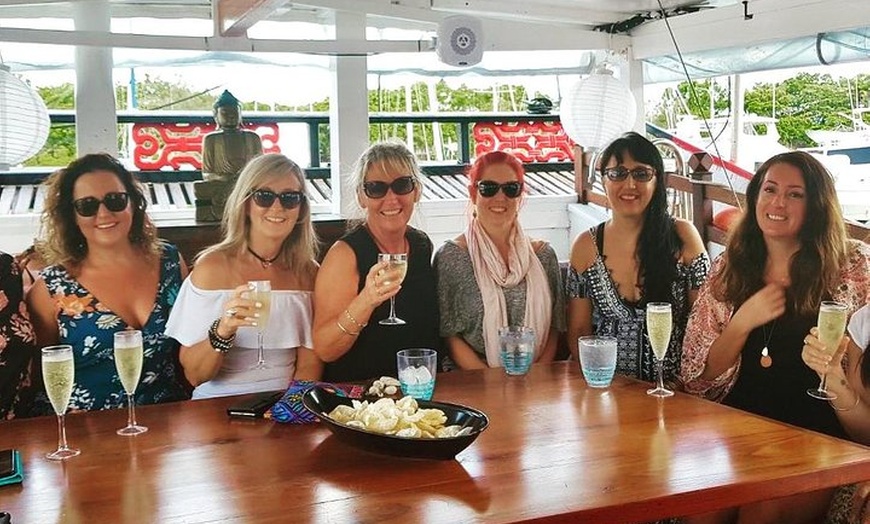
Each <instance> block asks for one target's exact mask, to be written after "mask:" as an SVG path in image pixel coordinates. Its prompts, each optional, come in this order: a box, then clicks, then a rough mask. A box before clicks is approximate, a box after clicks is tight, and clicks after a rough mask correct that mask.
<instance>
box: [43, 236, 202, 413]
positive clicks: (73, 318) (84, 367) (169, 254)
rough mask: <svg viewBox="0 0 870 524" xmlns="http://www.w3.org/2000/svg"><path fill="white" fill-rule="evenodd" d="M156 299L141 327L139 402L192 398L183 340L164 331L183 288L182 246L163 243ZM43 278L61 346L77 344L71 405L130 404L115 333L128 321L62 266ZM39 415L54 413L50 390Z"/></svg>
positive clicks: (49, 269)
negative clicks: (183, 366) (185, 382)
mask: <svg viewBox="0 0 870 524" xmlns="http://www.w3.org/2000/svg"><path fill="white" fill-rule="evenodd" d="M161 247H162V253H161V256H160V281H159V284H158V287H157V298H156V300H155V303H154V309H152V310H151V315H150V316H149V317H148V321H147V322H146V323H145V325H144V326H143V327H142V345H143V348H144V362H143V365H142V376H141V379H140V381H139V386H138V387H137V388H136V395H135V397H136V404H139V405H141V404H157V403H159V402H171V401H175V400H184V399H187V398H190V397H189V395H188V394H187V392H186V390H185V388H184V387H183V386H182V382H181V371H180V366H179V365H178V364H177V362H178V343H177V342H176V341H174V340H173V339H171V338H169V337H167V336H166V334H165V330H166V320H167V319H168V318H169V311H170V310H171V309H172V305H173V304H174V303H175V299H176V297H177V296H178V290H179V289H180V288H181V268H180V267H179V259H178V249H177V248H176V247H175V246H173V245H172V244H167V243H164V244H162V246H161ZM42 278H43V279H44V280H45V284H46V286H47V287H48V292H49V294H50V295H51V296H52V298H53V299H54V301H55V304H56V306H57V311H58V313H57V323H58V327H59V329H60V342H59V343H61V344H70V345H72V347H73V358H74V359H75V384H74V385H73V392H72V397H70V403H69V409H70V411H72V410H99V409H112V408H119V407H122V406H125V405H126V400H125V399H126V393H125V392H124V388H123V386H121V380H120V378H118V372H117V370H116V369H115V358H114V334H115V332H117V331H122V330H124V329H127V328H128V326H127V324H126V323H125V322H124V320H123V319H122V318H121V317H119V316H118V315H116V314H115V313H114V312H112V311H111V310H110V309H109V308H108V307H106V306H104V305H103V304H102V303H101V302H100V300H99V299H98V298H97V297H95V296H93V295H92V294H91V292H90V291H88V290H87V289H86V288H85V287H84V286H82V285H81V284H80V283H79V282H78V281H77V280H76V279H75V278H73V277H72V276H71V275H70V274H69V273H68V272H67V270H66V269H64V268H63V267H62V266H59V265H55V266H49V267H47V268H45V269H44V270H43V271H42ZM36 412H37V413H38V414H53V413H54V411H53V410H52V409H51V405H50V404H49V403H48V399H47V398H46V396H45V393H41V394H40V395H39V397H38V398H37V406H36Z"/></svg>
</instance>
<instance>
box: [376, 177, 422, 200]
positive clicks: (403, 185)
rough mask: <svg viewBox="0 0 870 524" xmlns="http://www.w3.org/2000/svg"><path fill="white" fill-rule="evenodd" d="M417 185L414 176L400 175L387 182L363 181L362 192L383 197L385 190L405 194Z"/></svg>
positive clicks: (385, 194)
mask: <svg viewBox="0 0 870 524" xmlns="http://www.w3.org/2000/svg"><path fill="white" fill-rule="evenodd" d="M416 186H417V183H416V182H415V181H414V177H411V176H400V177H399V178H397V179H395V180H393V181H392V182H390V183H389V184H388V183H386V182H381V181H379V180H372V181H369V182H363V192H364V193H365V194H366V196H367V197H369V198H384V197H385V196H387V190H391V191H392V192H393V193H394V194H396V195H407V194H408V193H410V192H411V191H413V190H414V188H415V187H416Z"/></svg>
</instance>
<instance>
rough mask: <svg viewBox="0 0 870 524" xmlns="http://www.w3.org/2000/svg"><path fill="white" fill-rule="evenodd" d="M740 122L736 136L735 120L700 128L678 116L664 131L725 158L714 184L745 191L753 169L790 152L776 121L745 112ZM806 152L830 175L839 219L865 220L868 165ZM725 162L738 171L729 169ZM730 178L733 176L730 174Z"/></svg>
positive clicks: (869, 206) (869, 215)
mask: <svg viewBox="0 0 870 524" xmlns="http://www.w3.org/2000/svg"><path fill="white" fill-rule="evenodd" d="M740 122H741V125H740V129H741V132H740V133H737V134H736V135H735V134H734V130H733V128H734V120H733V119H732V118H730V117H717V118H713V119H709V120H708V123H707V125H705V124H704V122H703V121H702V120H700V119H698V118H696V117H693V116H691V115H683V116H682V117H680V119H679V121H678V122H677V126H676V128H675V129H674V130H672V131H669V133H672V136H673V137H674V138H678V139H679V142H685V143H687V144H691V145H692V146H695V148H697V149H703V150H705V151H707V152H708V153H710V154H711V155H713V156H717V157H721V158H724V159H727V160H728V161H727V162H725V164H726V169H718V170H717V171H714V181H716V182H721V183H726V182H730V183H731V184H732V185H733V186H734V189H735V190H737V191H744V190H745V188H746V184H747V183H748V178H749V177H751V175H752V173H754V172H755V170H756V169H757V168H758V166H760V165H761V164H762V163H763V162H764V161H765V160H767V159H768V158H770V157H771V156H773V155H776V154H778V153H783V152H785V151H789V148H787V147H785V146H784V145H782V144H780V143H779V136H780V135H779V131H778V130H777V127H776V123H777V120H776V119H775V118H771V117H761V116H757V115H752V114H748V115H742V116H741V118H740ZM708 125H709V129H708ZM867 131H868V138H867V141H866V142H864V148H866V149H867V151H868V154H870V126H868V127H867ZM654 134H656V133H654ZM735 140H736V144H735ZM687 149H688V148H687ZM807 151H808V152H809V153H811V154H813V155H814V156H816V158H818V159H819V160H820V161H821V162H822V163H823V164H824V165H825V167H827V168H828V170H829V171H830V172H831V174H832V175H833V176H834V180H835V183H836V187H837V196H838V197H839V199H840V205H841V206H842V208H843V215H844V216H845V217H846V218H847V219H849V220H855V221H859V222H868V221H870V169H868V166H867V165H864V164H861V163H854V162H853V161H852V160H851V159H850V157H849V156H848V155H845V154H835V153H834V152H833V151H821V150H817V149H812V150H807ZM690 152H692V151H690ZM868 162H870V158H868ZM729 163H730V164H731V165H732V166H736V167H737V169H732V168H728V167H727V165H728V164H729ZM729 174H730V175H731V176H730V177H729V178H730V180H729V181H726V180H725V177H726V176H728V175H729ZM735 174H736V175H737V176H733V175H735Z"/></svg>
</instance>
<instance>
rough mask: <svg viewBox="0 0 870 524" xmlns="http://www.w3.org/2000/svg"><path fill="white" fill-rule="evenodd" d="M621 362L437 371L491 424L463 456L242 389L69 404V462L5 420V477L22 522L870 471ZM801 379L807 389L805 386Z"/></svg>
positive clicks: (27, 426) (769, 487) (461, 510)
mask: <svg viewBox="0 0 870 524" xmlns="http://www.w3.org/2000/svg"><path fill="white" fill-rule="evenodd" d="M646 388H647V385H646V384H641V383H638V382H634V381H631V380H627V379H621V378H617V379H616V381H615V382H614V384H613V386H612V387H611V388H610V389H609V390H606V391H599V390H592V389H589V388H587V387H586V384H585V382H584V381H583V380H582V378H581V376H580V373H579V370H578V369H577V367H576V363H558V364H554V365H552V366H534V367H533V368H532V371H531V372H530V374H529V375H528V376H526V377H507V376H505V374H504V372H503V371H502V370H501V369H489V370H485V371H476V372H454V373H447V374H442V375H439V376H438V383H437V387H436V390H435V399H436V400H441V401H447V402H458V403H462V404H467V405H469V406H473V407H476V408H478V409H481V410H482V411H484V412H485V413H487V414H488V415H489V417H490V427H489V429H488V430H487V431H486V432H484V433H483V435H481V437H480V438H479V439H478V440H477V441H476V442H475V443H474V444H472V446H471V447H469V448H468V449H466V450H465V451H463V452H462V453H460V454H459V456H458V457H457V460H455V461H446V462H439V461H424V460H407V459H397V458H389V457H382V456H379V455H373V454H369V453H366V452H362V451H357V450H355V449H353V448H350V447H348V446H346V445H345V444H344V443H342V442H339V441H337V440H336V439H335V437H332V436H331V433H329V431H328V430H327V429H326V428H325V427H321V426H319V425H309V426H292V425H282V424H276V423H273V422H271V421H267V420H258V421H236V420H230V419H228V418H227V416H226V412H225V410H226V407H227V406H228V405H230V404H231V403H233V402H234V399H232V398H226V399H217V400H205V401H196V402H181V403H175V404H164V405H160V406H143V407H141V408H139V409H137V415H138V419H139V422H140V423H141V424H144V425H147V426H148V427H149V428H150V430H149V431H148V432H147V433H145V434H143V435H140V436H137V437H121V436H118V435H116V434H115V430H116V429H118V428H120V427H122V426H123V425H124V423H125V416H126V414H125V411H123V410H114V411H102V412H92V413H80V414H73V415H70V416H68V417H67V418H68V421H67V431H68V435H69V440H70V443H71V444H72V445H74V446H77V447H79V448H81V450H82V454H81V455H80V456H78V457H75V458H72V459H70V460H68V461H66V462H64V463H56V462H51V461H48V460H46V459H45V458H44V456H43V455H44V453H45V452H47V451H50V450H51V449H53V448H54V446H55V444H56V437H57V436H56V424H55V419H54V418H51V417H42V418H38V419H29V420H14V421H10V422H3V423H0V449H2V448H7V447H16V448H18V449H20V450H21V452H22V454H23V458H24V469H25V474H26V478H25V481H24V483H23V484H22V485H17V486H6V487H0V511H8V512H10V513H11V514H12V518H13V522H14V523H15V524H27V523H40V524H41V523H51V522H59V521H61V522H71V523H77V522H83V523H84V522H88V523H90V522H161V523H162V522H187V523H201V522H330V523H357V522H383V521H401V522H439V523H441V522H473V521H486V522H517V521H525V522H528V521H534V522H596V523H604V522H629V521H648V520H654V519H656V518H660V517H665V516H669V515H681V514H691V513H697V512H703V511H708V510H712V509H716V508H722V507H727V506H732V505H736V504H742V503H747V502H752V501H757V500H762V499H766V498H773V497H777V496H783V495H788V494H792V493H797V492H804V491H810V490H814V489H820V488H824V487H827V486H835V485H839V484H845V483H849V482H854V481H858V480H863V479H868V478H870V450H868V449H867V448H865V447H862V446H858V445H855V444H852V443H848V442H844V441H840V440H836V439H833V438H829V437H826V436H823V435H819V434H816V433H812V432H808V431H803V430H800V429H796V428H793V427H790V426H786V425H782V424H779V423H775V422H771V421H768V420H766V419H763V418H760V417H755V416H752V415H748V414H745V413H742V412H740V411H736V410H733V409H730V408H727V407H724V406H720V405H717V404H713V403H710V402H707V401H703V400H699V399H697V398H693V397H690V396H687V395H682V394H678V395H677V396H675V397H672V398H669V399H664V400H659V399H655V398H652V397H648V396H646V395H645V393H644V392H645V390H646ZM799 394H802V392H801V391H795V395H799Z"/></svg>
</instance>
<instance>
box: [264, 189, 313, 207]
mask: <svg viewBox="0 0 870 524" xmlns="http://www.w3.org/2000/svg"><path fill="white" fill-rule="evenodd" d="M276 198H277V199H278V201H279V202H281V207H283V208H284V209H295V208H297V207H299V205H300V204H301V203H302V202H303V201H304V200H305V193H303V192H302V191H285V192H283V193H280V194H279V193H276V192H274V191H272V190H271V189H255V190H253V191H251V199H252V200H253V201H254V203H255V204H257V205H258V206H260V207H264V208H270V207H272V204H274V203H275V199H276Z"/></svg>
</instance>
